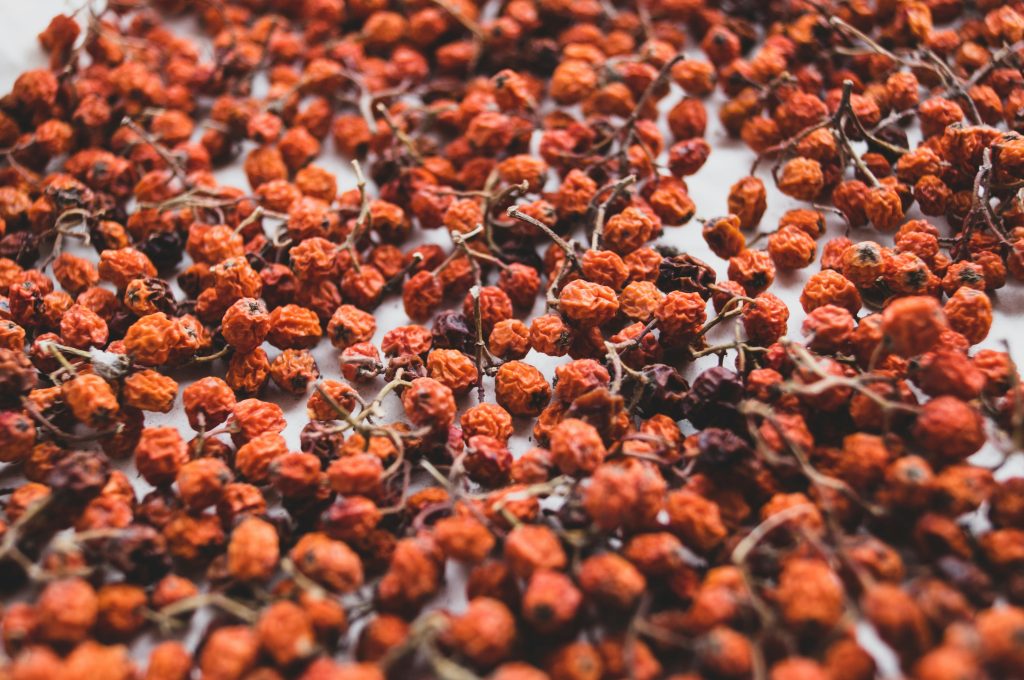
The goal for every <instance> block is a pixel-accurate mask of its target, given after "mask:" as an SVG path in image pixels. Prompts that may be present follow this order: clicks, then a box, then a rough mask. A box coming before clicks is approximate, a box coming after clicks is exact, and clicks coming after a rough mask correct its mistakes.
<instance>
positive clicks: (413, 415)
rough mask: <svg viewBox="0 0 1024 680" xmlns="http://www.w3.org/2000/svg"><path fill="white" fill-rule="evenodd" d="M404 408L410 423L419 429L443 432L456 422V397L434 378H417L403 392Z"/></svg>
mask: <svg viewBox="0 0 1024 680" xmlns="http://www.w3.org/2000/svg"><path fill="white" fill-rule="evenodd" d="M402 406H403V408H404V409H405V414H406V416H407V417H408V418H409V420H410V422H412V424H413V425H415V426H417V427H429V428H430V429H432V430H435V431H437V430H443V429H444V428H447V427H450V426H451V424H452V423H454V422H455V413H456V406H455V396H454V394H453V393H452V390H451V389H450V388H449V387H447V386H446V385H444V384H442V383H440V382H438V381H437V380H435V379H433V378H416V379H415V380H413V381H412V384H411V385H409V387H407V388H406V389H405V391H404V392H402Z"/></svg>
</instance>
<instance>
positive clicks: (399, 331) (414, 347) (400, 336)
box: [380, 326, 434, 357]
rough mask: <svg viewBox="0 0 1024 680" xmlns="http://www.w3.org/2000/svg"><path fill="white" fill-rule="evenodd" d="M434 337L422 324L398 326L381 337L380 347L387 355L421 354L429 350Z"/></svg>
mask: <svg viewBox="0 0 1024 680" xmlns="http://www.w3.org/2000/svg"><path fill="white" fill-rule="evenodd" d="M433 342H434V337H433V335H432V334H431V332H430V331H429V330H427V329H426V328H424V327H423V326H398V327H397V328H392V329H391V330H389V331H388V332H387V333H385V334H384V337H383V338H381V341H380V348H381V350H382V351H383V352H384V355H385V356H388V357H400V356H421V355H423V354H426V353H427V352H429V351H430V346H431V345H432V344H433Z"/></svg>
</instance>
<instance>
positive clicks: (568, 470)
mask: <svg viewBox="0 0 1024 680" xmlns="http://www.w3.org/2000/svg"><path fill="white" fill-rule="evenodd" d="M550 449H551V459H552V461H553V462H554V463H555V465H557V466H558V468H559V469H560V470H561V471H562V472H564V473H565V474H577V473H581V472H582V473H591V472H593V471H594V470H595V469H596V468H597V466H598V465H600V464H601V461H603V460H604V458H605V456H606V455H607V451H606V450H605V446H604V442H602V441H601V435H600V434H599V433H598V431H597V430H596V429H595V428H594V426H593V425H590V424H589V423H586V422H584V421H582V420H579V419H577V418H566V419H565V420H563V421H562V422H560V423H559V424H558V425H557V426H555V429H554V430H552V432H551V446H550Z"/></svg>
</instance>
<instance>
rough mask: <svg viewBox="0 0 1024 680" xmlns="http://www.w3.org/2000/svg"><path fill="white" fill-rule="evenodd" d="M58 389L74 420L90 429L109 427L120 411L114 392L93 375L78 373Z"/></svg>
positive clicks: (104, 382)
mask: <svg viewBox="0 0 1024 680" xmlns="http://www.w3.org/2000/svg"><path fill="white" fill-rule="evenodd" d="M60 389H61V396H62V398H63V399H64V402H65V403H66V404H67V405H68V408H70V409H71V413H72V415H74V416H75V419H76V420H78V421H79V422H81V423H85V424H86V425H89V426H90V427H104V426H106V425H109V424H110V423H112V422H113V421H114V419H115V417H116V416H117V414H118V412H119V411H120V406H119V405H118V402H117V396H116V395H115V394H114V390H113V389H112V388H111V387H110V384H109V383H108V382H107V381H106V380H104V379H103V378H101V377H99V376H98V375H96V374H95V373H79V374H78V375H76V376H75V377H73V378H71V379H70V380H68V381H66V382H64V383H62V384H61V386H60Z"/></svg>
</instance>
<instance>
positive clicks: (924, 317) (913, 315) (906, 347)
mask: <svg viewBox="0 0 1024 680" xmlns="http://www.w3.org/2000/svg"><path fill="white" fill-rule="evenodd" d="M946 328H947V321H946V316H945V314H944V313H943V311H942V308H941V307H940V306H939V303H938V301H936V300H935V298H933V297H927V296H911V297H905V298H898V299H896V300H893V301H892V302H891V303H889V305H888V306H887V307H886V308H885V310H884V312H883V313H882V332H883V334H884V342H885V343H886V347H887V348H888V349H891V351H892V352H894V353H896V354H899V355H900V356H904V357H914V356H917V355H919V354H922V353H924V352H927V351H928V350H929V349H931V348H932V347H934V346H935V344H936V343H937V342H938V341H939V335H940V334H941V333H942V332H943V331H944V330H945V329H946Z"/></svg>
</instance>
